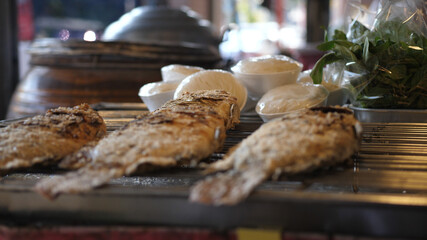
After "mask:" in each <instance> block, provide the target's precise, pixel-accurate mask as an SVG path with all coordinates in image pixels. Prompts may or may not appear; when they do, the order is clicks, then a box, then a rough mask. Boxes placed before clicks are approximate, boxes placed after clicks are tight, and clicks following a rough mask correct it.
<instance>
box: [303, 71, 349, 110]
mask: <svg viewBox="0 0 427 240" xmlns="http://www.w3.org/2000/svg"><path fill="white" fill-rule="evenodd" d="M310 73H311V70H306V71H304V72H302V73H301V74H300V75H299V77H298V80H297V82H299V83H310V84H313V79H311V77H310ZM322 85H323V86H324V87H325V88H326V89H327V90H328V91H329V96H328V100H327V101H326V106H335V105H340V106H342V105H344V104H346V103H347V101H348V99H349V91H348V90H347V89H346V88H342V87H339V86H337V85H335V84H332V83H328V82H326V81H325V80H323V81H322Z"/></svg>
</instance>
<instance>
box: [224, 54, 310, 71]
mask: <svg viewBox="0 0 427 240" xmlns="http://www.w3.org/2000/svg"><path fill="white" fill-rule="evenodd" d="M262 57H266V58H267V57H268V56H260V57H252V58H247V59H242V60H240V61H239V62H237V64H235V65H234V66H232V67H231V68H230V70H231V71H232V72H233V73H235V74H240V75H248V76H249V75H253V76H259V75H279V74H283V73H289V72H301V71H302V69H303V68H304V64H303V63H301V62H299V61H297V60H295V59H293V58H291V57H288V56H285V55H272V56H271V58H274V59H280V58H287V60H286V61H289V62H291V63H295V64H297V65H298V68H297V69H290V70H285V71H280V72H266V73H245V72H241V71H238V70H237V66H238V65H240V64H241V62H243V61H250V60H251V59H256V58H262Z"/></svg>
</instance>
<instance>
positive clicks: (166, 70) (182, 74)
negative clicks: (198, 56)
mask: <svg viewBox="0 0 427 240" xmlns="http://www.w3.org/2000/svg"><path fill="white" fill-rule="evenodd" d="M202 70H204V69H203V68H201V67H196V66H187V65H181V64H171V65H166V66H164V67H162V68H161V69H160V72H161V74H162V80H163V81H164V82H175V81H179V82H181V81H182V80H184V79H185V78H186V77H188V76H190V75H191V74H193V73H196V72H200V71H202Z"/></svg>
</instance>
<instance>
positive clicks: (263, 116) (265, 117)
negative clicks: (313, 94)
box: [257, 98, 327, 122]
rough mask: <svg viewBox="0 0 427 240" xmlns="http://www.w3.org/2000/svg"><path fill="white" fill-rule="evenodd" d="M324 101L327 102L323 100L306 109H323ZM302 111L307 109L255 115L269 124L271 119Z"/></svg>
mask: <svg viewBox="0 0 427 240" xmlns="http://www.w3.org/2000/svg"><path fill="white" fill-rule="evenodd" d="M326 100H327V99H326V98H325V99H324V100H323V101H321V102H319V103H318V104H315V105H313V106H310V107H308V108H312V107H323V106H326ZM304 109H307V108H301V109H298V110H295V111H290V112H282V113H259V112H257V113H258V115H259V116H260V118H261V119H262V120H263V121H264V122H269V121H271V120H273V119H275V118H280V117H283V116H285V115H287V114H290V113H295V112H299V111H302V110H304Z"/></svg>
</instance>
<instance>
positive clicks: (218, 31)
mask: <svg viewBox="0 0 427 240" xmlns="http://www.w3.org/2000/svg"><path fill="white" fill-rule="evenodd" d="M362 2H363V1H362ZM364 2H366V3H367V4H368V3H369V2H371V1H364ZM346 5H347V1H343V0H169V1H167V0H73V1H69V0H2V1H0V12H1V13H0V32H1V33H0V92H1V104H0V119H4V118H5V117H6V113H7V109H8V106H9V104H10V101H11V98H12V95H13V93H14V91H15V90H16V88H17V86H18V85H19V84H20V82H21V81H23V79H25V77H26V74H28V72H29V71H30V70H31V68H32V64H31V54H29V49H30V48H31V46H32V44H33V42H34V41H35V40H37V39H47V38H49V39H57V40H59V41H67V40H72V39H76V40H79V41H87V42H93V41H95V42H96V41H100V40H121V39H113V38H112V39H103V35H104V33H105V31H106V29H107V27H108V26H110V25H111V24H112V23H113V22H115V21H117V20H119V19H120V17H121V16H123V15H125V14H126V13H129V12H131V11H132V10H133V9H135V8H138V7H143V6H150V7H165V6H166V7H168V8H177V9H180V8H182V7H184V6H185V7H186V9H189V10H192V11H194V12H191V13H190V14H189V16H190V17H195V18H197V19H201V20H206V22H198V24H199V25H204V24H205V23H206V24H208V25H209V29H210V31H211V33H212V36H214V38H218V39H219V41H218V43H217V44H216V45H215V44H214V48H217V50H218V54H219V55H220V57H221V61H222V64H221V65H220V66H221V68H225V69H226V68H227V67H229V66H230V65H231V64H233V63H234V62H236V61H238V60H239V59H242V58H244V57H247V56H256V55H264V54H286V55H289V56H291V57H293V58H295V59H297V60H299V61H301V62H302V63H303V64H304V69H310V68H312V66H313V65H314V63H315V62H316V61H317V59H318V58H319V57H320V56H321V55H322V53H321V52H319V51H317V50H316V48H315V47H316V45H317V44H318V43H320V42H322V41H323V37H324V30H325V29H326V28H328V27H330V26H337V27H338V26H340V25H343V24H344V23H343V21H344V19H345V17H344V16H343V13H344V11H345V7H346ZM193 13H194V14H196V15H197V16H193V15H192V14H193ZM131 15H132V14H131ZM133 15H135V14H133ZM125 20H126V21H128V20H129V19H121V22H126V21H125ZM153 21H160V20H153ZM161 21H164V20H161ZM191 39H192V38H191V37H190V40H187V41H190V42H191ZM125 40H126V39H125ZM127 40H128V39H127ZM136 42H137V41H136ZM186 46H187V45H186ZM33 85H34V84H33ZM141 85H142V83H141Z"/></svg>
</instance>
